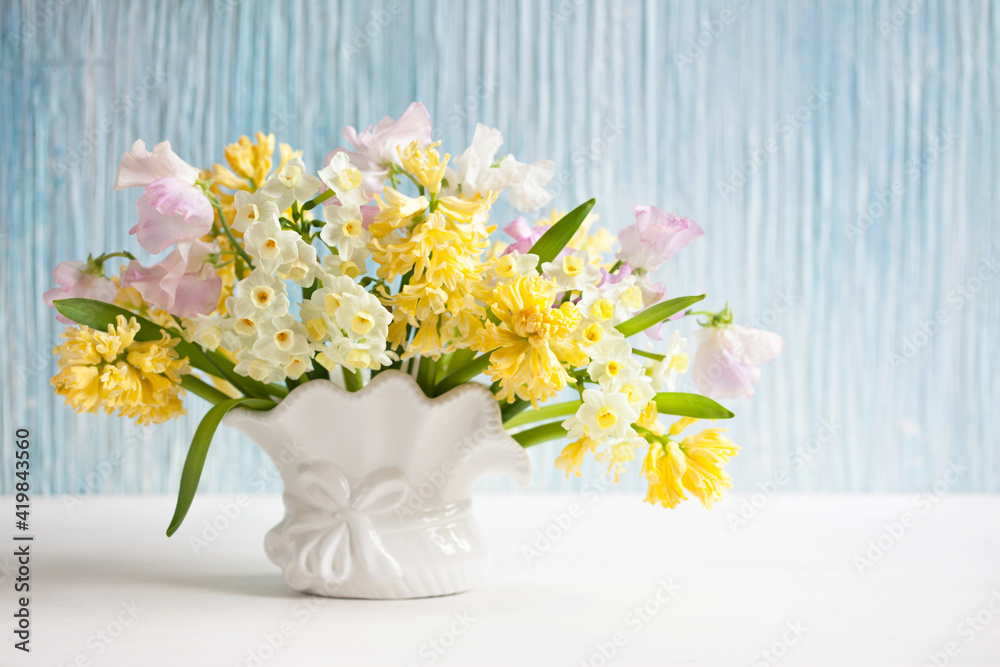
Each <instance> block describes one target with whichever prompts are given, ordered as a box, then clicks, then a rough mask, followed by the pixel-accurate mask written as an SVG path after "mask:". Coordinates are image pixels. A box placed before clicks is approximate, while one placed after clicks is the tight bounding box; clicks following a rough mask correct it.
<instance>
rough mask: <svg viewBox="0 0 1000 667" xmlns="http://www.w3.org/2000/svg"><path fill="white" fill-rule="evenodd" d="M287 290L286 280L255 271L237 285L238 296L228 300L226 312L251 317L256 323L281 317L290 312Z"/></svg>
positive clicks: (261, 271)
mask: <svg viewBox="0 0 1000 667" xmlns="http://www.w3.org/2000/svg"><path fill="white" fill-rule="evenodd" d="M286 289H287V288H286V287H285V281H284V280H281V279H279V278H275V277H274V276H272V275H270V274H269V273H267V272H266V271H264V270H263V269H259V268H258V269H254V270H253V271H251V272H250V275H249V276H247V277H246V278H244V279H243V280H241V281H239V282H238V283H237V284H236V296H235V298H234V297H230V298H229V299H227V301H226V310H227V311H228V312H230V313H232V314H233V316H234V317H251V318H252V319H253V321H254V322H255V323H257V322H260V321H261V320H264V319H268V318H272V317H280V316H281V315H284V314H286V313H287V312H288V306H289V302H288V295H287V291H286ZM251 313H252V315H251ZM237 333H238V331H237Z"/></svg>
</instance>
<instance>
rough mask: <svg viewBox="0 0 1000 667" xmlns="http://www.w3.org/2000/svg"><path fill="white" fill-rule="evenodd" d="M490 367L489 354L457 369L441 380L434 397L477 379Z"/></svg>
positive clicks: (435, 389) (480, 356)
mask: <svg viewBox="0 0 1000 667" xmlns="http://www.w3.org/2000/svg"><path fill="white" fill-rule="evenodd" d="M489 365H490V355H489V353H486V354H481V355H479V356H478V357H476V358H474V359H473V360H472V361H470V362H469V363H467V364H465V365H464V366H461V367H459V368H457V369H456V370H454V371H452V372H451V373H449V374H448V375H446V376H445V378H444V379H443V380H441V381H440V382H439V383H438V384H437V386H436V387H435V388H434V395H435V396H440V395H441V394H443V393H445V392H448V391H451V390H452V389H454V388H455V387H457V386H458V385H460V384H465V383H466V382H468V381H469V380H471V379H472V378H474V377H476V376H477V375H479V374H480V373H482V372H483V371H485V370H486V368H487V367H488V366H489Z"/></svg>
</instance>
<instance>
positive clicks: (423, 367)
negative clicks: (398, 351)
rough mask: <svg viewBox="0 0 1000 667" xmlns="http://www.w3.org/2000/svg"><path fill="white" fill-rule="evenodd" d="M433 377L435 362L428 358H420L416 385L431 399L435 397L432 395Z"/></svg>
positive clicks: (435, 372) (434, 374)
mask: <svg viewBox="0 0 1000 667" xmlns="http://www.w3.org/2000/svg"><path fill="white" fill-rule="evenodd" d="M435 377H437V361H436V360H434V359H431V358H430V357H420V365H419V366H418V367H417V384H419V385H420V388H421V389H423V390H424V393H425V394H427V395H428V396H430V397H431V398H433V397H434V396H435V395H436V394H435V393H434V378H435Z"/></svg>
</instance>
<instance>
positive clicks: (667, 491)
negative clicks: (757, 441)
mask: <svg viewBox="0 0 1000 667" xmlns="http://www.w3.org/2000/svg"><path fill="white" fill-rule="evenodd" d="M695 421H697V420H696V419H691V418H688V417H685V418H683V419H680V420H678V421H677V422H676V423H674V425H673V426H671V427H670V430H669V432H668V433H669V435H671V436H674V435H677V434H679V433H680V432H681V431H682V430H683V429H684V428H686V427H687V426H689V425H690V424H692V423H694V422H695ZM725 432H726V429H720V428H710V429H706V430H704V431H702V432H701V433H698V434H696V435H689V436H688V437H686V438H684V440H682V441H681V442H679V443H678V442H675V441H673V440H667V441H666V442H665V443H662V442H653V443H651V444H650V447H649V453H648V454H647V455H646V460H645V461H644V462H643V465H642V473H643V475H645V477H646V479H647V481H648V482H649V491H648V493H647V495H646V502H649V503H653V504H657V503H659V504H661V505H663V506H664V507H676V506H677V504H678V503H680V502H682V501H683V500H685V499H686V498H687V496H686V495H685V493H684V491H685V490H687V491H689V492H690V493H691V494H692V495H693V496H695V497H696V498H698V500H700V501H701V504H702V505H704V506H705V507H706V508H709V509H711V507H712V504H713V503H714V502H716V501H718V500H721V499H722V492H723V490H724V489H728V488H732V480H731V478H730V477H729V474H728V473H726V471H725V470H723V466H725V465H726V463H727V462H728V461H729V459H730V458H732V457H734V456H736V455H737V453H739V450H740V448H739V447H738V446H737V445H735V444H733V442H732V440H730V439H729V438H727V437H725V436H724V435H722V434H723V433H725Z"/></svg>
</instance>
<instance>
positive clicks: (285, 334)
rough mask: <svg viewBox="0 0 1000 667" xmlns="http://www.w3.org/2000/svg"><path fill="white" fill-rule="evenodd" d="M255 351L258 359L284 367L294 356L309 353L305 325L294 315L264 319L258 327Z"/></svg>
mask: <svg viewBox="0 0 1000 667" xmlns="http://www.w3.org/2000/svg"><path fill="white" fill-rule="evenodd" d="M253 353H254V356H255V357H257V358H258V359H262V360H264V361H266V362H268V363H269V364H272V365H274V366H277V367H278V368H281V369H284V367H285V365H286V364H288V362H289V361H291V359H292V357H296V356H302V355H308V354H309V341H308V339H307V338H306V330H305V327H304V326H302V324H301V323H300V322H299V321H298V320H296V319H295V316H294V315H282V316H281V317H275V318H273V319H269V320H264V321H263V322H261V323H260V325H258V327H257V340H256V342H255V343H254V344H253ZM282 372H284V370H282Z"/></svg>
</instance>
